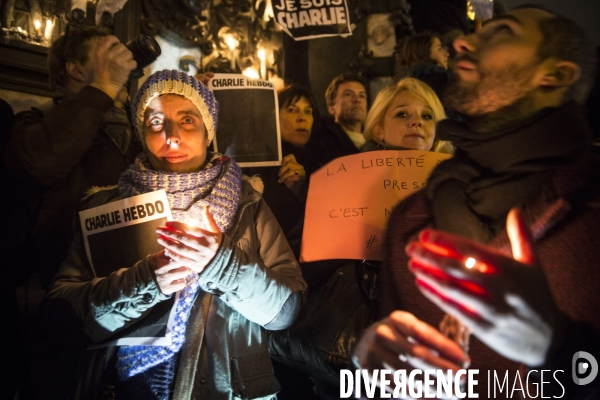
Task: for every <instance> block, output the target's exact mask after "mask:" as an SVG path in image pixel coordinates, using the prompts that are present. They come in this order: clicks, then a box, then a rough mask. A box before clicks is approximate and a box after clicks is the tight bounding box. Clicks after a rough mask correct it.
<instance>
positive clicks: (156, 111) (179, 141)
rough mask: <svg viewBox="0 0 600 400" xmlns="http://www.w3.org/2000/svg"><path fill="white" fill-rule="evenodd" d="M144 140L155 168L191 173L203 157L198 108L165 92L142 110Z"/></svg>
mask: <svg viewBox="0 0 600 400" xmlns="http://www.w3.org/2000/svg"><path fill="white" fill-rule="evenodd" d="M144 140H145V141H146V147H147V148H148V159H149V161H150V165H152V167H153V168H154V169H155V170H157V171H172V172H192V171H197V170H199V169H200V168H202V166H203V165H204V162H205V160H206V148H207V146H208V143H207V139H206V129H205V127H204V121H203V120H202V116H201V115H200V111H198V108H197V107H196V106H195V105H194V104H193V103H192V102H191V101H190V100H188V99H187V98H185V97H183V96H178V95H174V94H165V95H162V96H158V97H155V98H154V99H152V101H150V104H148V107H147V108H146V112H145V113H144Z"/></svg>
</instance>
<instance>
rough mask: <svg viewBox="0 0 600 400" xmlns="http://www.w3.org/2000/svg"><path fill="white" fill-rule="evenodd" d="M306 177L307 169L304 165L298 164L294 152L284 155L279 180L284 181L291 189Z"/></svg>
mask: <svg viewBox="0 0 600 400" xmlns="http://www.w3.org/2000/svg"><path fill="white" fill-rule="evenodd" d="M304 179H306V171H305V170H304V167H303V166H302V165H300V164H298V161H296V157H295V156H294V155H293V154H288V155H287V156H285V157H283V160H282V161H281V168H279V180H278V181H277V182H279V183H283V184H285V186H286V187H287V188H288V189H291V188H292V186H294V185H295V184H296V183H297V182H300V181H303V180H304Z"/></svg>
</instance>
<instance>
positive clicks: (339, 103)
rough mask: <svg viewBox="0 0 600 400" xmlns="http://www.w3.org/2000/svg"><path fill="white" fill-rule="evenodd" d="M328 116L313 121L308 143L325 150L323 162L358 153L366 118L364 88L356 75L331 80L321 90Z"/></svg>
mask: <svg viewBox="0 0 600 400" xmlns="http://www.w3.org/2000/svg"><path fill="white" fill-rule="evenodd" d="M325 100H326V102H327V111H328V113H329V116H327V117H322V118H320V119H319V120H318V121H315V122H316V123H315V127H314V129H313V131H314V132H313V134H312V136H311V142H313V143H316V144H318V145H319V146H320V147H322V148H324V150H325V151H326V158H327V161H331V160H333V159H334V158H338V157H342V156H347V155H350V154H356V153H358V150H359V149H360V148H361V146H362V145H363V144H365V138H364V137H363V135H362V131H363V125H364V123H365V119H366V118H367V89H366V85H365V83H364V81H363V80H362V79H361V78H360V77H359V76H358V75H356V74H353V73H344V74H341V75H338V76H336V77H335V78H333V80H332V81H331V83H330V84H329V86H328V87H327V90H326V91H325Z"/></svg>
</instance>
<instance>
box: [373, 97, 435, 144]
mask: <svg viewBox="0 0 600 400" xmlns="http://www.w3.org/2000/svg"><path fill="white" fill-rule="evenodd" d="M376 133H377V134H376V136H377V138H378V139H379V140H383V141H384V142H385V143H386V145H387V146H388V148H404V149H412V150H430V149H431V146H433V139H434V138H435V121H434V117H433V110H432V109H431V107H429V106H428V105H427V103H425V102H424V101H423V100H421V98H420V97H417V96H415V95H414V94H412V93H410V92H407V91H402V92H400V93H398V94H397V95H396V96H395V97H394V99H393V100H392V102H391V103H390V106H389V107H388V109H387V111H386V112H385V115H384V117H383V122H382V123H381V125H380V126H379V129H377V131H376Z"/></svg>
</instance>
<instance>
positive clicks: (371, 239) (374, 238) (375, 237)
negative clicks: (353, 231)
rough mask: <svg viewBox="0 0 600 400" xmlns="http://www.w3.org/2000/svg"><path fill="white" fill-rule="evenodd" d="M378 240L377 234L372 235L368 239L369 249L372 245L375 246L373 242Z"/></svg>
mask: <svg viewBox="0 0 600 400" xmlns="http://www.w3.org/2000/svg"><path fill="white" fill-rule="evenodd" d="M377 240H378V239H377V236H375V235H371V237H370V238H369V240H367V249H370V248H371V246H373V243H375V242H376V241H377Z"/></svg>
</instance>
